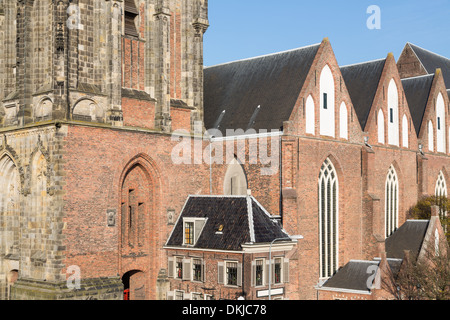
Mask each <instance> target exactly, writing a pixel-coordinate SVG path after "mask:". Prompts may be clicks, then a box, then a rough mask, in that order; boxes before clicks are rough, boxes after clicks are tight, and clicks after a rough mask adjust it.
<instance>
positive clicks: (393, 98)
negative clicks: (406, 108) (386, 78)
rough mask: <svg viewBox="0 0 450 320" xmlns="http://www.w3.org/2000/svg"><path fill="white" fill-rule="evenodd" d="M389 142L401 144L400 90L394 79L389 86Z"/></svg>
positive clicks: (396, 144)
mask: <svg viewBox="0 0 450 320" xmlns="http://www.w3.org/2000/svg"><path fill="white" fill-rule="evenodd" d="M388 144H390V145H393V146H399V114H398V90H397V84H396V83H395V80H394V79H392V80H391V82H390V83H389V88H388Z"/></svg>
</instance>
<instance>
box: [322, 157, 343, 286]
mask: <svg viewBox="0 0 450 320" xmlns="http://www.w3.org/2000/svg"><path fill="white" fill-rule="evenodd" d="M333 190H334V191H335V194H334V195H333ZM318 193H319V194H318V199H319V203H318V206H319V210H318V211H319V261H320V264H319V268H320V278H321V279H327V278H330V277H331V276H332V275H333V274H334V273H335V272H336V271H337V269H338V266H339V180H338V176H337V171H336V169H335V167H334V165H333V163H332V162H331V160H330V159H329V158H327V160H325V162H324V163H323V165H322V167H321V170H320V174H319V181H318ZM328 196H330V197H331V198H330V199H329V198H328ZM324 197H325V198H324ZM333 201H334V202H335V203H333ZM329 207H331V209H330V210H328V209H329ZM333 209H334V210H333ZM329 214H330V216H329ZM333 218H334V219H333ZM329 219H330V220H329ZM324 220H325V221H324ZM328 220H329V223H328ZM329 226H330V227H332V229H334V232H333V231H331V233H330V236H329V237H327V233H328V227H329ZM330 251H332V252H330Z"/></svg>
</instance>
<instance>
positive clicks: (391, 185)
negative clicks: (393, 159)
mask: <svg viewBox="0 0 450 320" xmlns="http://www.w3.org/2000/svg"><path fill="white" fill-rule="evenodd" d="M397 228H398V177H397V172H395V169H394V167H393V166H391V167H390V168H389V172H388V175H387V179H386V207H385V235H386V238H387V237H389V236H391V235H392V234H393V233H394V231H395V230H397Z"/></svg>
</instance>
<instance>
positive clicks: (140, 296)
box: [122, 270, 147, 300]
mask: <svg viewBox="0 0 450 320" xmlns="http://www.w3.org/2000/svg"><path fill="white" fill-rule="evenodd" d="M122 282H123V287H124V291H123V292H124V295H123V299H124V300H146V298H147V297H146V280H145V273H144V272H142V271H140V270H132V271H128V272H127V273H125V274H124V275H123V276H122Z"/></svg>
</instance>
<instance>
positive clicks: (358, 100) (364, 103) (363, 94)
mask: <svg viewBox="0 0 450 320" xmlns="http://www.w3.org/2000/svg"><path fill="white" fill-rule="evenodd" d="M385 63H386V59H382V60H375V61H370V62H364V63H359V64H354V65H350V66H343V67H341V68H340V69H341V73H342V77H343V79H344V82H345V85H346V87H347V89H348V92H349V94H350V98H351V99H352V103H353V107H354V109H355V112H356V114H357V116H358V120H359V123H360V124H361V128H362V129H363V130H364V128H365V126H366V123H367V118H368V117H369V113H370V109H371V107H372V103H373V99H374V98H375V94H376V92H377V89H378V84H379V83H380V78H381V74H382V73H383V69H384V65H385Z"/></svg>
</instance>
